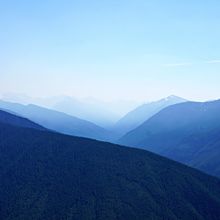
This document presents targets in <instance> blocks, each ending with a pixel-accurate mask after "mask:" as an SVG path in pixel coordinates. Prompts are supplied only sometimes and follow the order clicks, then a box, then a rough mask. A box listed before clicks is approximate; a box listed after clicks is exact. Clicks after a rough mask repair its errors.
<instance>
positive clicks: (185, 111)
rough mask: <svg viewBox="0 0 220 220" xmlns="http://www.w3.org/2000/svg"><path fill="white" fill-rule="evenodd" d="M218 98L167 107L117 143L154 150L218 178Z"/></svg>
mask: <svg viewBox="0 0 220 220" xmlns="http://www.w3.org/2000/svg"><path fill="white" fill-rule="evenodd" d="M219 113H220V100H217V101H211V102H204V103H199V102H186V103H181V104H177V105H173V106H170V107H167V108H166V109H164V110H162V111H161V112H159V113H158V114H156V115H155V116H153V117H152V118H151V119H149V120H148V121H146V122H145V123H144V124H142V125H141V126H140V127H138V128H137V129H135V130H133V131H131V132H130V133H128V134H127V135H125V136H124V137H123V138H122V139H121V140H120V141H119V143H121V144H124V145H129V146H135V147H140V148H143V149H146V150H150V151H153V152H155V153H158V154H161V155H163V156H166V157H169V158H171V159H174V160H177V161H179V162H182V163H186V164H188V165H190V166H193V167H195V168H198V169H201V170H203V171H205V172H207V173H209V174H212V175H216V176H219V177H220V159H219V158H220V114H219Z"/></svg>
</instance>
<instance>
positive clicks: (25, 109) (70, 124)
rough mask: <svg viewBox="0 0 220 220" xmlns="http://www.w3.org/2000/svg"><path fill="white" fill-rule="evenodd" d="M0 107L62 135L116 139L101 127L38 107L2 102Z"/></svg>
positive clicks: (111, 133)
mask: <svg viewBox="0 0 220 220" xmlns="http://www.w3.org/2000/svg"><path fill="white" fill-rule="evenodd" d="M0 107H1V108H3V109H7V110H9V111H13V112H15V113H16V114H18V115H20V116H22V117H25V118H28V119H29V120H31V121H33V122H35V123H37V124H39V125H41V126H43V127H45V128H47V129H51V130H54V131H57V132H60V133H64V134H69V135H74V136H81V137H89V138H94V139H98V140H111V138H113V139H114V134H113V132H110V131H108V130H106V129H104V128H102V127H99V126H97V125H95V124H93V123H91V122H88V121H85V120H82V119H79V118H77V117H73V116H70V115H67V114H65V113H62V112H58V111H55V110H51V109H47V108H43V107H40V106H37V105H32V104H30V105H21V104H18V103H10V102H5V101H0Z"/></svg>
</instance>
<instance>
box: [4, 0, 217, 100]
mask: <svg viewBox="0 0 220 220" xmlns="http://www.w3.org/2000/svg"><path fill="white" fill-rule="evenodd" d="M219 12H220V1H219V0H179V1H177V0H166V1H165V0H133V1H129V0H108V1H105V0H100V1H98V0H93V1H92V0H87V1H86V0H69V1H68V0H59V1H58V0H37V1H31V0H19V1H18V0H0V33H1V34H0V94H2V93H5V92H18V93H25V94H27V95H32V96H51V95H59V94H66V95H71V96H76V97H84V96H93V97H96V98H100V99H106V100H109V99H131V100H148V99H151V100H152V99H157V98H160V97H163V96H167V95H170V94H176V95H179V96H183V97H185V98H188V99H196V100H205V99H214V98H220V13H219Z"/></svg>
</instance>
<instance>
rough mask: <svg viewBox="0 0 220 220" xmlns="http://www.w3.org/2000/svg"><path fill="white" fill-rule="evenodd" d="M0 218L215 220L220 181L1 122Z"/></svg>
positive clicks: (130, 152) (133, 152)
mask: <svg viewBox="0 0 220 220" xmlns="http://www.w3.org/2000/svg"><path fill="white" fill-rule="evenodd" d="M0 179H1V181H0V219H3V220H15V219H16V220H24V219H25V220H33V219H34V220H37V219H39V220H41V219H44V220H51V219H53V220H61V219H64V220H66V219H76V220H78V219H82V220H84V219H86V220H87V219H88V220H90V219H91V220H93V219H94V220H95V219H100V220H103V219H105V220H108V219H109V220H114V219H118V220H124V219H126V220H127V219H128V220H129V219H132V220H133V219H137V220H139V219H153V220H162V219H163V220H164V219H166V220H167V219H169V220H179V219H183V220H184V219H186V220H191V219H198V220H209V219H210V220H219V216H220V181H219V180H218V179H217V178H214V177H210V176H208V175H206V174H203V173H201V172H199V171H197V170H194V169H192V168H189V167H186V166H184V165H181V164H179V163H177V162H173V161H171V160H169V159H166V158H163V157H160V156H157V155H155V154H152V153H149V152H147V151H144V150H138V149H132V148H126V147H121V146H117V145H113V144H110V143H105V142H99V141H95V140H90V139H84V138H77V137H72V136H66V135H62V134H57V133H52V132H47V131H40V130H35V129H29V128H19V127H15V126H11V125H6V124H1V123H0Z"/></svg>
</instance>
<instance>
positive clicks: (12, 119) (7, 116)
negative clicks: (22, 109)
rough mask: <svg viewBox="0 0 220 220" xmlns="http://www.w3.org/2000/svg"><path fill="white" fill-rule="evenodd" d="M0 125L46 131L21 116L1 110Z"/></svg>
mask: <svg viewBox="0 0 220 220" xmlns="http://www.w3.org/2000/svg"><path fill="white" fill-rule="evenodd" d="M0 123H4V124H10V125H15V126H19V127H27V128H35V129H39V130H46V129H45V128H43V127H42V126H40V125H38V124H36V123H34V122H32V121H30V120H28V119H26V118H22V117H20V116H16V115H14V114H11V113H9V112H6V111H3V110H0Z"/></svg>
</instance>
